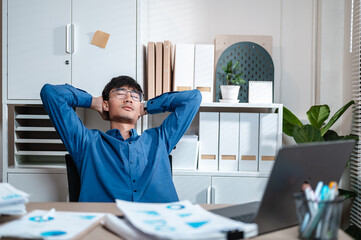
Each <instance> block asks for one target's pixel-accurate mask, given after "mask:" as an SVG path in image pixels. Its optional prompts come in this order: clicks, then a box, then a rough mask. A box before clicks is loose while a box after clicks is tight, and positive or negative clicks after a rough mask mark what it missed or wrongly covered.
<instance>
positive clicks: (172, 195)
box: [40, 84, 202, 202]
mask: <svg viewBox="0 0 361 240" xmlns="http://www.w3.org/2000/svg"><path fill="white" fill-rule="evenodd" d="M40 95H41V99H42V101H43V104H44V108H45V109H46V111H47V112H48V114H49V116H50V120H51V121H52V123H53V125H54V127H55V129H56V130H57V131H58V133H59V135H60V137H61V139H62V140H63V142H64V144H65V146H66V148H67V150H68V151H69V153H70V155H71V156H72V158H73V160H74V162H75V164H76V166H77V169H78V172H79V175H80V178H81V191H80V196H79V201H83V202H114V200H115V199H123V200H127V201H135V202H172V201H178V196H177V192H176V190H175V187H174V184H173V181H172V175H171V169H170V165H169V158H168V156H169V154H170V152H171V151H172V149H173V148H174V146H175V145H176V144H177V143H178V141H179V139H180V138H181V137H182V136H183V134H184V133H185V131H186V130H187V128H188V127H189V125H190V124H191V122H192V121H193V118H194V116H195V115H196V114H197V112H198V109H199V106H200V102H201V99H202V97H201V94H200V92H199V91H198V90H191V91H184V92H171V93H165V94H162V95H161V96H158V97H156V98H153V99H151V100H149V101H148V104H147V111H148V113H149V114H156V113H162V112H166V111H168V112H171V114H169V116H168V117H167V119H165V120H164V122H163V123H162V124H161V125H160V126H159V127H156V128H151V129H147V130H146V131H144V132H143V134H141V135H140V136H139V135H138V134H137V132H136V130H135V129H132V130H131V137H129V138H128V139H126V140H124V139H123V137H122V135H121V134H120V132H119V130H118V129H111V130H108V131H107V132H106V133H103V132H101V131H99V130H94V129H88V128H86V127H85V126H84V125H83V123H82V121H81V120H80V119H79V117H78V116H77V114H76V113H75V112H74V110H73V107H84V108H88V107H90V105H91V102H92V96H91V95H90V94H88V93H86V92H85V91H83V90H80V89H76V88H74V87H72V86H70V85H67V84H66V85H57V86H54V85H49V84H46V85H44V87H43V88H42V90H41V93H40Z"/></svg>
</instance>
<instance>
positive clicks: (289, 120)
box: [282, 107, 303, 137]
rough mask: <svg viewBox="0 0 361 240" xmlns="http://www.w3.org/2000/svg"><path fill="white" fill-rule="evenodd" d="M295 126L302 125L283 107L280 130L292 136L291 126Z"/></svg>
mask: <svg viewBox="0 0 361 240" xmlns="http://www.w3.org/2000/svg"><path fill="white" fill-rule="evenodd" d="M295 126H303V124H302V123H301V121H300V120H299V119H298V118H297V117H296V116H295V115H294V114H293V113H292V112H291V111H290V110H288V109H287V108H286V107H283V129H282V131H283V132H284V133H285V134H286V135H288V136H291V137H293V128H294V127H295Z"/></svg>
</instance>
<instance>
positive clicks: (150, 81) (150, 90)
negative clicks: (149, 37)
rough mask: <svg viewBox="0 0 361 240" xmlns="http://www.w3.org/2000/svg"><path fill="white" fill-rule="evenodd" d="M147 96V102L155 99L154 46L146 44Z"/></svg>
mask: <svg viewBox="0 0 361 240" xmlns="http://www.w3.org/2000/svg"><path fill="white" fill-rule="evenodd" d="M146 93H147V96H146V99H147V100H149V99H151V98H154V97H155V44H154V42H148V55H147V91H146Z"/></svg>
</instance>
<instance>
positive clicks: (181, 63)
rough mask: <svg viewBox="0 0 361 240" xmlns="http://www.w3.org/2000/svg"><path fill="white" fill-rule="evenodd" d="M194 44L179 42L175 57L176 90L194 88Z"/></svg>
mask: <svg viewBox="0 0 361 240" xmlns="http://www.w3.org/2000/svg"><path fill="white" fill-rule="evenodd" d="M193 81H194V44H177V45H176V46H175V57H174V86H173V90H174V91H185V90H192V89H194V82H193Z"/></svg>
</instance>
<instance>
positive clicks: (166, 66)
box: [146, 41, 173, 100]
mask: <svg viewBox="0 0 361 240" xmlns="http://www.w3.org/2000/svg"><path fill="white" fill-rule="evenodd" d="M172 58H173V45H172V43H171V42H170V41H164V43H163V42H148V54H147V81H146V89H147V90H146V99H147V100H149V99H151V98H154V97H155V96H159V95H161V94H162V93H166V92H170V91H172V72H173V65H172Z"/></svg>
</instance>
